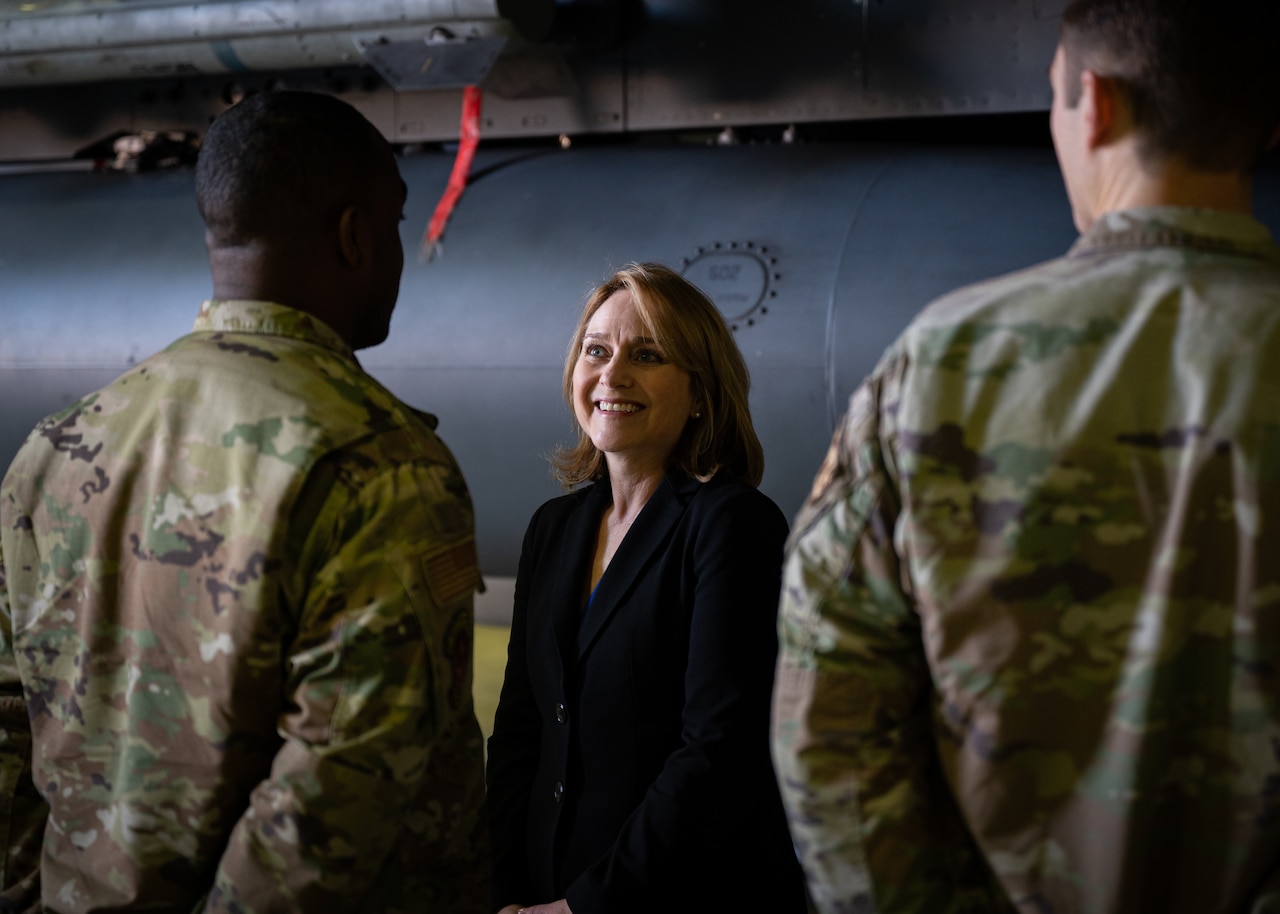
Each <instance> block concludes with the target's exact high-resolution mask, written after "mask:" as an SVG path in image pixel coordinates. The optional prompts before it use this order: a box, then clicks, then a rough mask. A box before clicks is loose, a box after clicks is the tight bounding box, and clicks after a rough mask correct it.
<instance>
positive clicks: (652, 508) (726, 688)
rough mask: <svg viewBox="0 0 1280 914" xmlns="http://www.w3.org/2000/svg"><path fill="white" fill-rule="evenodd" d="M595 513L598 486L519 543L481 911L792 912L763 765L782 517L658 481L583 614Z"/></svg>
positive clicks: (756, 501) (554, 509)
mask: <svg viewBox="0 0 1280 914" xmlns="http://www.w3.org/2000/svg"><path fill="white" fill-rule="evenodd" d="M610 500H611V492H610V488H609V482H608V480H607V479H606V480H603V481H601V482H599V483H597V484H595V485H592V486H589V487H587V488H585V489H580V490H578V491H576V492H573V493H571V494H569V495H566V496H563V497H561V498H557V499H553V500H552V501H549V502H547V503H546V504H544V505H543V506H542V507H541V508H539V509H538V511H537V513H536V514H534V516H533V520H532V521H531V522H530V524H529V529H528V532H527V533H526V534H525V539H524V546H523V551H522V552H521V555H520V567H519V571H518V574H517V577H516V591H515V614H514V616H513V618H512V624H511V643H510V647H509V649H508V656H507V668H506V675H505V679H504V681H503V685H502V694H501V697H500V699H499V702H498V710H497V714H496V717H495V721H494V728H493V736H492V737H491V738H490V740H489V762H488V786H489V808H490V824H491V829H492V836H493V844H494V870H495V873H494V875H495V880H494V908H495V910H497V909H498V908H500V907H501V906H503V905H506V904H512V903H519V904H526V905H527V904H540V903H544V902H550V901H554V900H556V899H558V898H567V899H568V902H569V907H570V908H571V909H572V910H573V912H574V914H623V912H627V911H642V910H643V911H655V910H661V911H685V910H687V911H690V912H692V911H698V912H699V914H702V912H703V911H704V910H705V909H706V908H707V906H708V905H714V907H713V908H712V909H721V910H722V909H725V907H726V906H728V905H732V904H735V903H740V904H741V905H744V906H745V907H742V908H741V909H742V910H751V911H756V910H761V911H764V910H768V911H780V912H792V911H794V912H803V911H804V910H805V902H804V889H803V881H802V876H801V874H800V869H799V866H798V864H797V862H796V857H795V853H794V850H793V847H792V844H791V839H790V835H789V834H788V831H787V825H786V819H785V816H784V813H783V810H782V804H781V801H780V799H779V796H778V787H777V782H776V781H775V779H774V773H773V766H772V764H771V761H770V758H769V710H770V700H771V692H772V686H773V671H774V663H775V657H776V653H777V637H776V621H775V620H776V613H777V602H778V588H779V586H780V580H781V563H782V546H783V541H784V540H785V538H786V535H787V522H786V519H785V518H784V517H783V515H782V513H781V512H780V511H779V510H778V507H777V506H776V505H775V504H774V503H773V502H772V501H770V500H769V499H768V498H767V497H766V496H764V495H762V494H761V493H760V492H758V491H757V490H756V489H754V488H752V487H751V486H748V485H746V484H744V483H741V482H735V481H733V480H730V479H728V478H725V477H723V476H717V477H715V478H714V479H712V480H710V481H709V482H707V483H705V484H703V483H699V482H698V481H697V480H696V479H693V478H690V477H689V476H687V475H685V474H684V473H682V472H680V471H678V470H673V471H672V472H670V473H668V474H667V476H666V478H665V479H664V480H663V482H662V484H661V485H660V486H659V488H658V490H657V491H656V492H655V493H654V494H653V496H652V497H651V498H650V499H649V502H648V503H647V504H646V505H645V506H644V509H643V510H642V511H641V512H640V515H639V516H638V517H637V518H636V520H635V522H634V523H633V525H632V527H631V530H630V531H629V532H628V534H627V536H626V538H625V539H624V540H623V542H622V544H621V546H620V547H619V548H618V551H617V553H616V554H615V555H614V557H613V559H612V561H611V562H610V564H609V567H608V569H606V571H605V573H604V576H603V577H602V578H601V579H600V583H599V587H598V588H597V591H596V594H595V597H594V599H593V601H592V603H591V605H590V607H589V608H588V609H587V610H586V612H585V615H584V613H583V606H584V602H585V598H586V588H587V586H588V584H589V577H590V573H591V560H592V557H593V555H594V553H595V538H596V534H597V531H598V529H599V524H600V518H601V515H602V513H603V511H604V509H605V508H606V507H607V506H608V505H609V503H610ZM580 619H581V622H580V621H579V620H580Z"/></svg>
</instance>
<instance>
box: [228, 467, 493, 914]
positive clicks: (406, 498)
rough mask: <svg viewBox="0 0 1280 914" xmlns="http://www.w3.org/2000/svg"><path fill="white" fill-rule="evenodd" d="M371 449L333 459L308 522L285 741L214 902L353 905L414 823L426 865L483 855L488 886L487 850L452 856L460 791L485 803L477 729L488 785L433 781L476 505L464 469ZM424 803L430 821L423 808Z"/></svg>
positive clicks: (456, 669) (463, 621) (461, 863)
mask: <svg viewBox="0 0 1280 914" xmlns="http://www.w3.org/2000/svg"><path fill="white" fill-rule="evenodd" d="M363 463H364V462H361V461H351V462H350V465H348V466H339V467H338V468H337V469H336V470H335V471H334V474H335V483H334V484H333V485H332V487H331V490H330V493H329V495H328V497H327V498H326V499H325V500H324V503H323V505H322V506H321V508H320V510H319V513H318V515H317V517H316V519H315V522H314V524H312V525H311V529H312V531H313V532H312V533H311V535H310V537H309V539H308V545H307V547H306V550H305V551H306V553H309V554H311V555H314V556H316V558H315V560H314V562H312V563H310V567H308V564H309V563H308V562H303V563H302V566H301V568H300V570H299V576H300V578H303V579H305V583H303V584H300V585H299V586H300V587H302V588H303V589H304V591H305V599H304V600H303V606H302V610H301V614H300V618H298V619H297V620H295V624H296V625H297V631H296V634H295V636H294V637H293V639H292V641H291V647H290V648H289V650H288V656H286V657H285V658H283V659H284V663H285V673H286V686H285V704H284V708H285V710H284V712H283V714H282V716H281V719H280V723H279V727H280V734H281V736H282V737H283V740H284V742H283V745H282V747H281V749H280V750H279V752H278V754H277V755H276V758H275V761H274V764H273V766H272V770H271V774H270V776H269V778H268V779H267V780H265V781H264V782H262V783H261V784H259V785H258V787H257V788H256V789H255V790H254V791H253V793H252V795H251V797H250V804H249V808H248V809H247V811H246V812H245V813H244V815H243V816H242V817H241V819H240V821H239V822H238V823H237V825H236V827H235V829H234V831H233V832H232V835H231V838H230V840H229V842H228V846H227V849H226V851H225V853H224V855H223V858H222V860H221V863H220V865H219V868H218V872H217V876H216V881H215V883H214V887H213V890H212V892H211V893H210V897H209V904H208V908H209V910H218V911H235V912H238V914H253V912H261V911H265V910H272V911H275V910H284V909H287V910H294V911H346V910H355V909H356V908H357V901H358V900H361V899H363V900H364V901H366V902H367V901H368V895H369V893H370V892H371V891H372V892H374V894H376V891H375V890H376V888H377V885H378V884H381V882H384V881H388V874H387V867H388V866H391V865H392V864H391V863H389V862H388V861H389V860H392V859H393V849H395V845H396V842H398V841H405V840H406V838H405V829H406V827H408V825H409V824H410V823H412V824H413V825H414V826H415V841H416V845H415V846H416V847H417V848H418V849H420V850H422V851H423V853H422V854H421V858H420V860H419V861H416V862H417V863H420V869H421V870H422V871H424V872H425V871H430V870H431V869H432V868H433V867H438V866H439V865H440V863H441V861H447V862H448V863H449V865H450V866H452V867H455V868H457V869H458V870H461V869H463V868H465V867H466V866H468V865H470V864H472V863H474V864H475V866H476V867H477V870H478V871H480V870H483V871H486V872H484V873H478V875H477V877H476V878H477V879H479V880H481V882H480V884H481V885H483V886H485V887H486V889H487V883H484V882H483V879H484V877H485V876H486V875H487V865H488V861H487V859H484V860H479V859H477V860H474V861H468V860H462V859H457V856H456V854H455V855H452V856H451V852H450V850H449V849H447V848H445V847H444V846H443V845H445V844H448V843H449V842H450V841H451V840H454V839H455V837H456V836H455V834H454V824H455V823H456V822H458V821H459V820H460V819H461V818H464V816H463V814H462V813H460V811H459V810H456V809H454V808H453V807H452V805H451V804H452V803H454V802H457V803H463V804H470V805H474V806H476V807H477V808H476V810H475V815H476V817H477V818H478V817H479V814H480V810H479V805H480V803H481V802H482V790H483V781H482V777H483V774H482V771H481V769H480V754H479V733H478V731H477V733H476V744H477V746H476V748H477V753H476V758H475V761H476V770H475V783H476V785H477V793H479V795H472V793H470V792H469V791H468V790H466V789H463V787H464V786H465V785H460V784H449V785H445V786H446V787H448V790H442V791H441V793H442V794H444V793H447V794H450V795H451V796H439V797H436V796H434V795H430V791H431V790H432V787H431V785H429V784H427V781H428V780H429V778H428V773H429V772H431V771H432V770H433V764H438V762H439V760H438V757H433V755H432V753H433V750H435V749H440V746H439V744H440V739H441V736H442V734H445V733H447V732H450V731H451V730H452V731H456V730H457V726H456V724H457V721H455V720H453V719H452V718H454V717H457V716H458V715H457V713H456V712H454V711H451V708H456V707H457V706H458V704H459V701H458V698H459V696H458V695H456V694H452V693H454V692H458V691H460V690H461V689H462V688H465V689H466V690H467V691H468V701H466V702H465V703H463V705H462V706H463V707H464V708H465V709H466V710H467V711H468V712H469V711H470V703H469V689H470V684H471V683H470V662H471V656H470V640H469V637H468V638H466V639H465V644H464V647H465V653H459V654H455V656H452V657H450V656H445V652H446V649H445V647H444V645H446V644H449V643H451V641H450V638H449V635H448V631H447V630H448V629H450V628H451V627H455V626H457V625H464V626H469V625H470V624H471V599H472V593H473V591H474V589H475V585H476V583H477V580H478V577H477V572H476V568H475V545H474V533H473V529H472V525H471V515H470V509H469V505H468V504H467V503H466V502H465V501H461V500H460V499H459V498H458V497H457V492H456V491H454V492H452V493H450V492H449V491H446V490H449V489H451V488H454V489H456V487H455V486H453V484H452V483H453V479H452V477H455V476H456V477H457V479H456V482H457V484H458V485H459V486H460V484H461V477H460V476H459V475H458V474H457V471H456V468H454V467H448V466H441V465H427V466H424V465H401V466H397V467H395V468H391V469H380V470H377V471H370V470H369V469H367V468H366V466H364V465H363ZM462 499H465V489H463V490H462ZM467 634H468V635H469V632H468V633H467ZM448 754H449V751H448V748H447V747H446V748H445V749H440V751H439V752H438V756H447V755H448ZM463 780H467V778H463ZM424 795H426V796H425V799H424ZM424 815H425V816H427V817H429V818H431V821H429V822H425V823H424V822H418V821H416V819H421V818H422V817H423V816H424ZM424 834H425V835H426V838H425V839H423V837H422V835H424ZM433 840H438V842H439V844H440V845H442V846H440V847H439V848H436V847H434V846H433V844H432V841H433ZM436 850H438V851H439V852H438V853H436V852H435V851H436ZM394 859H398V857H394ZM401 875H403V874H398V875H397V878H396V880H395V881H397V882H401V881H402V880H401V879H400V878H399V877H400V876H401ZM461 875H462V874H455V876H454V878H461ZM380 877H381V878H380ZM421 877H422V872H419V873H418V874H416V877H415V878H421ZM409 881H410V882H413V881H414V879H413V878H411V879H410V880H409ZM486 894H487V893H486ZM429 906H430V907H432V909H433V910H437V909H438V910H449V909H450V908H449V907H448V906H447V905H444V904H440V905H434V906H433V905H429Z"/></svg>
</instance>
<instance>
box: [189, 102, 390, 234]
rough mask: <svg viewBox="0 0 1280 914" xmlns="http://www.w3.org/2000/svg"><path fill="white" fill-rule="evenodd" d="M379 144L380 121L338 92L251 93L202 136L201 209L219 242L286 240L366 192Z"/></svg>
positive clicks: (198, 172) (198, 200)
mask: <svg viewBox="0 0 1280 914" xmlns="http://www.w3.org/2000/svg"><path fill="white" fill-rule="evenodd" d="M380 144H381V145H383V146H385V140H383V139H382V137H381V135H380V134H379V133H378V132H377V130H376V129H375V128H374V126H373V125H372V124H370V123H369V121H368V120H366V119H365V118H364V116H363V115H361V114H360V112H358V111H357V110H356V109H355V108H353V107H351V106H350V105H348V104H347V103H346V102H344V101H341V100H339V99H337V98H334V97H333V96H330V95H323V94H320V93H315V92H296V91H272V92H262V93H259V94H256V95H252V96H249V97H248V98H246V99H244V100H243V101H241V102H239V103H237V104H235V105H233V106H231V107H230V108H228V109H227V110H226V111H225V112H223V113H222V114H221V115H220V116H219V117H218V118H217V119H215V120H214V122H213V124H212V125H210V127H209V130H208V133H207V134H206V135H205V138H204V141H203V143H202V144H201V148H200V154H199V158H198V159H197V161H196V205H197V207H198V208H199V210H200V216H201V218H203V219H204V222H205V226H206V227H207V228H208V230H209V232H210V236H211V238H212V240H213V241H214V242H215V243H216V244H220V245H237V244H244V243H246V242H249V241H269V242H277V243H287V242H288V241H289V239H290V238H291V237H293V236H295V235H298V234H300V233H304V232H306V231H307V230H309V229H314V228H316V227H318V226H323V225H325V224H328V220H329V219H330V218H337V217H338V216H339V215H341V212H342V210H343V209H344V208H345V207H346V206H349V205H351V204H352V203H355V202H361V201H363V200H364V199H366V198H367V196H368V194H369V193H370V187H371V175H373V174H374V173H375V168H374V167H373V163H375V162H376V161H377V159H376V156H377V155H378V154H379V152H380V151H381V150H380ZM383 154H385V153H383Z"/></svg>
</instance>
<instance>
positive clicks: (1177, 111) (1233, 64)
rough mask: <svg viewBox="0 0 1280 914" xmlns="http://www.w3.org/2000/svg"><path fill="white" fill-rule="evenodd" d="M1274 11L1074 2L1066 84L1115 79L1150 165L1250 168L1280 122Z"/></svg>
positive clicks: (1187, 0)
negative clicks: (1087, 77) (1093, 77)
mask: <svg viewBox="0 0 1280 914" xmlns="http://www.w3.org/2000/svg"><path fill="white" fill-rule="evenodd" d="M1278 10H1280V4H1275V3H1271V2H1268V0H1072V2H1071V3H1069V4H1068V5H1067V8H1066V10H1065V11H1064V12H1063V15H1062V48H1063V53H1064V60H1065V62H1066V85H1067V86H1068V87H1069V88H1070V89H1071V90H1074V91H1078V86H1079V75H1080V72H1081V70H1082V69H1087V70H1091V71H1093V72H1095V73H1098V74H1099V75H1101V76H1107V77H1111V78H1113V79H1115V80H1116V81H1117V83H1118V84H1119V86H1120V87H1121V90H1122V91H1123V93H1124V95H1125V97H1126V98H1127V100H1128V102H1129V105H1130V107H1131V109H1132V113H1133V119H1134V126H1135V128H1136V129H1137V131H1138V136H1139V138H1140V141H1139V151H1140V154H1141V155H1142V157H1143V159H1144V161H1147V162H1150V163H1153V164H1156V165H1159V164H1160V163H1162V162H1164V161H1165V160H1167V159H1168V158H1170V157H1174V158H1178V159H1180V160H1182V161H1183V162H1185V163H1186V164H1187V165H1188V166H1190V167H1191V168H1193V169H1197V170H1201V171H1208V172H1242V173H1248V172H1252V171H1253V170H1254V169H1255V168H1256V167H1257V164H1258V162H1259V161H1260V160H1261V158H1262V156H1263V155H1264V154H1265V152H1266V150H1267V147H1268V145H1269V143H1270V141H1271V139H1272V137H1273V135H1274V133H1275V131H1276V128H1277V126H1280V14H1278V12H1277V11H1278ZM1077 100H1078V96H1076V97H1074V98H1073V97H1071V96H1068V98H1067V100H1066V104H1067V107H1075V103H1076V101H1077Z"/></svg>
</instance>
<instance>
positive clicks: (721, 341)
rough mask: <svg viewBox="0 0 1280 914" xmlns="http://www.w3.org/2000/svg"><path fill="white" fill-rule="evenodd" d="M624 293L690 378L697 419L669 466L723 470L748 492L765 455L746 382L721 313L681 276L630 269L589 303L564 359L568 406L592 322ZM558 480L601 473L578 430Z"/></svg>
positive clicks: (597, 457) (558, 467)
mask: <svg viewBox="0 0 1280 914" xmlns="http://www.w3.org/2000/svg"><path fill="white" fill-rule="evenodd" d="M623 289H625V290H627V291H628V292H630V293H631V298H632V300H633V301H634V302H635V305H636V310H637V311H638V312H639V314H640V318H641V320H642V321H643V323H644V325H645V326H646V327H647V328H649V330H650V332H651V334H652V336H653V338H654V339H655V340H656V341H657V342H658V344H659V345H660V346H661V347H662V349H663V352H664V353H665V354H666V356H667V358H669V359H670V360H671V361H672V363H673V364H675V365H676V366H677V367H679V368H682V369H683V370H685V371H687V372H689V374H690V377H691V381H692V384H693V399H694V402H695V403H697V404H698V405H699V411H700V413H701V415H700V416H699V417H698V418H697V419H693V420H690V422H689V423H688V424H687V425H686V426H685V429H684V433H683V434H682V435H681V436H680V440H679V441H678V442H677V444H676V449H675V453H674V454H673V455H672V462H673V463H674V464H675V465H676V466H678V467H679V468H681V469H682V470H684V471H685V472H686V473H688V474H690V475H691V476H708V475H710V474H712V473H714V472H717V471H723V472H725V473H727V474H728V475H730V476H732V477H734V478H735V479H740V480H742V481H744V482H747V483H750V484H751V485H753V486H758V485H759V484H760V479H761V478H762V477H763V476H764V449H763V448H762V447H761V446H760V439H759V438H758V437H757V436H756V432H755V427H754V426H753V424H752V422H751V410H750V406H749V404H748V394H749V392H750V389H751V376H750V373H749V372H748V370H747V363H746V360H745V359H743V357H742V352H741V351H740V350H739V349H738V344H737V343H736V342H734V339H733V332H732V331H730V330H729V327H728V325H726V324H725V322H724V318H723V317H722V316H721V314H720V310H719V309H718V308H717V307H716V306H715V304H714V303H713V302H712V301H711V300H710V299H709V298H707V296H706V295H704V294H703V293H702V291H701V290H700V289H698V287H697V286H695V285H693V284H692V283H691V282H689V281H688V280H687V279H685V278H684V277H683V276H681V275H680V274H679V273H677V272H675V271H674V270H672V269H671V268H669V267H666V266H664V265H662V264H660V263H632V264H629V265H628V266H626V267H624V268H623V269H621V270H619V271H618V272H617V273H615V274H614V275H613V276H612V277H610V278H609V279H608V280H607V281H605V282H604V283H603V284H602V285H600V286H599V287H598V288H596V290H595V291H594V292H592V293H591V296H590V297H589V298H588V299H587V304H586V306H585V307H584V308H583V310H582V316H581V318H580V320H579V321H578V326H577V329H576V330H575V332H574V335H573V339H572V340H571V341H570V343H569V353H568V356H567V358H566V359H565V369H564V393H565V399H566V400H567V401H568V402H569V404H570V406H572V404H573V369H574V366H575V365H576V364H577V361H578V354H579V352H581V348H582V339H583V335H584V334H585V333H586V328H587V322H588V321H590V320H591V316H592V315H593V314H595V312H596V311H597V310H598V309H599V308H600V306H601V305H603V304H604V303H605V302H606V301H607V300H608V299H609V297H610V296H612V295H613V294H614V293H615V292H618V291H621V290H623ZM554 463H555V471H556V478H557V479H559V480H560V481H561V482H562V483H563V484H565V485H566V486H572V485H575V484H577V483H580V482H585V481H587V480H591V479H599V478H600V477H602V476H603V475H604V471H605V466H604V455H603V454H601V453H600V452H599V451H598V450H596V448H595V445H593V444H592V443H591V439H590V438H588V437H587V436H586V434H585V432H583V431H582V430H581V429H579V431H578V444H577V446H576V447H574V448H571V449H566V450H565V451H563V452H561V453H560V454H558V455H557V457H556V460H555V462H554Z"/></svg>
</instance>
